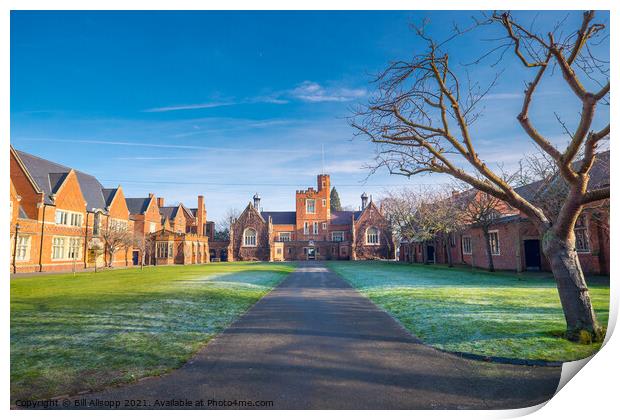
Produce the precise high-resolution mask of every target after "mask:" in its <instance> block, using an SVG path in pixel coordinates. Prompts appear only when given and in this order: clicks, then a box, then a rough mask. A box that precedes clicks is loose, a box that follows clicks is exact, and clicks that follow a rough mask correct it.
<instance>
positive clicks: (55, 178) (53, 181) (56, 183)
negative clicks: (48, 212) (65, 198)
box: [48, 172, 69, 194]
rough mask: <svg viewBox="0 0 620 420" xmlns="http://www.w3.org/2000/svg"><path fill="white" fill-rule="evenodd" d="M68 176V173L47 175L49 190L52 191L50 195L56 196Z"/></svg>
mask: <svg viewBox="0 0 620 420" xmlns="http://www.w3.org/2000/svg"><path fill="white" fill-rule="evenodd" d="M68 175H69V172H61V173H51V174H48V178H49V181H50V189H51V191H52V194H56V193H57V192H58V189H59V188H60V186H61V185H62V183H63V182H65V179H67V176H68Z"/></svg>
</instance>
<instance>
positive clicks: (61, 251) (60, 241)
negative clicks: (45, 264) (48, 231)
mask: <svg viewBox="0 0 620 420" xmlns="http://www.w3.org/2000/svg"><path fill="white" fill-rule="evenodd" d="M66 244H67V238H66V237H65V236H54V237H53V238H52V253H51V259H52V261H58V260H65V259H66V258H65V249H66Z"/></svg>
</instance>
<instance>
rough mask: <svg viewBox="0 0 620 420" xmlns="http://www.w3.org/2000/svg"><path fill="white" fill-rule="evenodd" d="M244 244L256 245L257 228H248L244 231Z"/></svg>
mask: <svg viewBox="0 0 620 420" xmlns="http://www.w3.org/2000/svg"><path fill="white" fill-rule="evenodd" d="M243 246H256V230H255V229H252V228H247V229H246V230H244V231H243Z"/></svg>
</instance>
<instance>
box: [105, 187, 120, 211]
mask: <svg viewBox="0 0 620 420" xmlns="http://www.w3.org/2000/svg"><path fill="white" fill-rule="evenodd" d="M116 191H118V188H103V189H102V190H101V193H102V194H103V199H104V201H105V205H106V207H109V206H110V204H112V200H114V196H115V195H116Z"/></svg>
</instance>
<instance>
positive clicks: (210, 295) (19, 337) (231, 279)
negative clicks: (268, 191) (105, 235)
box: [11, 263, 292, 398]
mask: <svg viewBox="0 0 620 420" xmlns="http://www.w3.org/2000/svg"><path fill="white" fill-rule="evenodd" d="M291 270H292V267H288V266H285V265H277V264H234V263H233V264H227V265H208V266H198V267H161V268H160V267H158V268H149V269H145V270H144V271H136V270H124V271H116V272H104V273H98V274H97V275H96V276H95V275H90V274H86V275H78V276H76V278H72V276H67V278H66V279H64V280H63V278H62V277H52V278H51V279H52V280H53V281H50V280H49V279H45V278H33V279H19V280H16V281H15V280H14V281H12V283H11V392H12V398H44V397H49V396H53V395H59V394H65V393H69V394H70V393H74V392H77V391H80V390H82V389H85V388H101V387H103V386H105V385H109V384H113V383H118V382H126V381H130V380H134V379H137V378H139V377H142V376H146V375H152V374H158V373H161V372H165V371H167V370H170V369H172V368H176V367H178V366H180V365H181V364H182V363H183V362H184V361H185V360H187V359H188V358H189V357H191V355H192V354H193V353H195V352H196V351H197V350H198V349H199V348H200V346H201V345H203V344H204V343H206V342H207V341H208V340H209V339H210V338H212V337H213V336H214V335H216V334H217V333H218V332H220V331H222V330H223V329H224V328H226V327H227V326H228V325H230V323H232V322H233V321H234V320H235V319H236V318H237V317H238V316H239V315H240V314H241V313H243V312H244V311H246V310H247V309H248V308H249V307H250V306H251V305H252V304H253V303H255V302H256V301H257V300H258V299H259V298H260V297H261V296H263V295H264V294H265V293H267V292H268V291H269V290H270V289H271V288H272V287H273V286H275V285H276V284H277V283H278V282H279V281H280V280H281V279H282V278H283V277H284V275H286V274H287V273H288V272H290V271H291Z"/></svg>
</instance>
